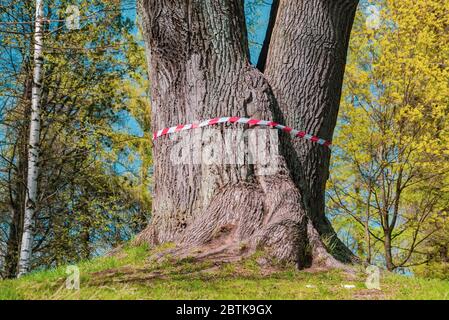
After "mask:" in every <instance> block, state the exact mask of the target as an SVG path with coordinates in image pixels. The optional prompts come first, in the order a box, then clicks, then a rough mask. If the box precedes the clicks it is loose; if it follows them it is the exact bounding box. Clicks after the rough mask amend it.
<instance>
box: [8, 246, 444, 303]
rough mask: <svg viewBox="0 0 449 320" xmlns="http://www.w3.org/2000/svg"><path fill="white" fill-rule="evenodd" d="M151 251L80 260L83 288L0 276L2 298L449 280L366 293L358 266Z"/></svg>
mask: <svg viewBox="0 0 449 320" xmlns="http://www.w3.org/2000/svg"><path fill="white" fill-rule="evenodd" d="M159 250H160V249H159ZM152 253H154V251H150V250H148V248H147V247H145V246H141V247H128V248H124V249H123V251H122V252H120V253H119V254H117V255H116V256H113V257H102V258H97V259H93V260H90V261H85V262H82V263H80V264H78V267H79V270H80V280H81V281H80V290H68V289H66V284H65V283H66V277H67V274H66V267H59V268H56V269H53V270H47V271H40V272H35V273H32V274H30V275H27V276H25V277H23V278H21V279H16V280H3V281H2V280H0V299H449V282H445V281H440V280H429V279H420V278H412V277H405V276H399V275H394V274H389V273H383V274H382V277H381V290H368V289H367V288H366V287H365V279H366V275H365V274H364V273H363V270H361V271H360V272H359V273H357V274H353V275H350V274H347V273H343V272H337V271H332V272H329V271H326V272H323V271H320V270H306V271H299V272H298V271H295V270H294V269H293V268H287V269H286V268H283V269H279V268H272V269H271V270H269V269H267V268H263V269H261V268H260V267H259V264H258V263H257V258H256V257H255V258H251V259H248V260H245V261H241V262H238V263H232V264H231V263H228V264H214V263H212V262H202V263H199V262H194V261H189V260H188V259H187V260H183V261H173V260H170V259H166V261H165V262H160V263H156V262H152V261H151V260H150V259H148V258H149V256H150V255H151V254H152Z"/></svg>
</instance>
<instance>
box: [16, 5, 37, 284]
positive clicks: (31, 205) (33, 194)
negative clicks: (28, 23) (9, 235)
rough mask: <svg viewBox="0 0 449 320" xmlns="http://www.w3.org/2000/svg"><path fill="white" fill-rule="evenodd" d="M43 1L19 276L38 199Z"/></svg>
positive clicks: (29, 244) (24, 269) (24, 267)
mask: <svg viewBox="0 0 449 320" xmlns="http://www.w3.org/2000/svg"><path fill="white" fill-rule="evenodd" d="M42 20H43V1H42V0H36V16H35V29H34V69H33V87H32V97H31V117H30V120H31V121H30V140H29V146H28V170H27V193H26V201H25V217H24V222H23V236H22V242H21V248H20V259H19V272H18V276H19V277H20V276H22V275H24V274H26V273H27V272H28V271H29V268H30V260H31V250H32V245H33V218H34V211H35V207H36V199H37V179H38V161H39V137H40V100H41V86H42V83H41V81H42V67H43V51H42V45H43V39H42V28H43V25H42Z"/></svg>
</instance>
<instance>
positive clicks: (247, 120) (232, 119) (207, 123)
mask: <svg viewBox="0 0 449 320" xmlns="http://www.w3.org/2000/svg"><path fill="white" fill-rule="evenodd" d="M226 122H228V123H242V124H249V125H251V126H265V127H272V128H276V129H278V130H281V131H284V132H288V133H290V134H291V135H292V136H294V137H299V138H303V139H306V140H309V141H312V142H315V143H318V144H320V145H322V146H325V147H328V148H330V147H331V145H332V142H330V141H327V140H324V139H321V138H319V137H317V136H314V135H311V134H308V133H306V132H304V131H299V130H296V129H293V128H290V127H287V126H283V125H281V124H279V123H276V122H273V121H267V120H257V119H250V118H242V117H221V118H214V119H209V120H205V121H202V122H200V123H191V124H184V125H182V124H181V125H178V126H176V127H171V128H164V129H162V130H159V131H156V132H155V133H154V134H153V141H154V140H156V139H157V138H159V137H162V136H165V135H167V134H171V133H175V132H181V131H185V130H190V129H196V128H202V127H206V126H211V125H214V124H218V123H226Z"/></svg>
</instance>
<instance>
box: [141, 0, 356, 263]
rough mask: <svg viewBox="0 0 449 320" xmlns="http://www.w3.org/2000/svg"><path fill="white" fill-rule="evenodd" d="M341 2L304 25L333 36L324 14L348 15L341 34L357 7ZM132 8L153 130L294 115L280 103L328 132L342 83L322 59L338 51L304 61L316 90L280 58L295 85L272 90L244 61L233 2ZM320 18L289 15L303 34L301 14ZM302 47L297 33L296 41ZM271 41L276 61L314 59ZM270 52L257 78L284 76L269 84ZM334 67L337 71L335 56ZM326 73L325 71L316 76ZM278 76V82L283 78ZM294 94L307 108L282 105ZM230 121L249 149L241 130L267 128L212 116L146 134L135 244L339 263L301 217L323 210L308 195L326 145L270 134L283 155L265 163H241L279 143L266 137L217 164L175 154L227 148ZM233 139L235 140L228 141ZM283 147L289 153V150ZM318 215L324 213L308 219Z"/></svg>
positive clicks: (202, 0)
mask: <svg viewBox="0 0 449 320" xmlns="http://www.w3.org/2000/svg"><path fill="white" fill-rule="evenodd" d="M286 2H287V1H281V2H280V7H279V14H278V19H277V20H276V23H275V26H274V32H273V41H274V42H273V43H274V44H276V42H277V41H278V39H276V38H278V37H281V35H280V34H279V33H280V32H282V31H279V30H281V28H282V27H281V26H280V25H282V24H285V23H291V20H289V19H290V17H288V14H284V15H285V16H286V17H285V18H282V19H279V16H281V17H282V12H283V11H285V10H287V9H286V7H287V6H288V5H289V4H288V3H286ZM292 2H294V3H296V2H297V1H292ZM299 2H301V1H299ZM323 2H325V1H323ZM326 2H327V1H326ZM332 2H333V1H332ZM335 2H338V3H340V2H342V4H341V5H342V7H344V8H348V7H349V6H348V1H335ZM301 3H302V2H301ZM351 3H352V4H353V10H352V11H350V10H348V12H347V13H348V14H347V16H346V17H338V16H335V17H332V18H330V17H329V15H330V14H331V13H332V14H336V15H339V14H341V13H342V12H343V13H346V11H345V10H335V11H329V10H326V9H325V8H324V7H325V6H322V8H321V9H322V11H321V12H320V10H319V8H318V9H317V11H316V12H313V13H314V14H321V17H322V19H324V18H327V20H326V19H324V20H326V23H327V24H326V25H325V26H322V25H318V24H317V25H316V26H314V29H317V28H321V27H326V28H332V30H331V32H332V34H337V33H339V32H340V31H339V30H337V29H339V28H342V24H343V23H342V22H340V23H330V22H328V20H332V19H337V20H340V19H341V20H342V21H343V20H344V19H347V20H348V21H347V24H346V25H345V27H346V29H345V32H348V34H349V30H350V28H349V27H350V25H351V23H352V19H353V17H351V15H350V13H351V12H352V14H353V13H354V10H355V6H356V2H355V1H351ZM332 7H334V6H332ZM139 11H140V14H141V18H142V27H143V33H144V39H145V42H146V49H147V56H148V65H149V75H150V78H151V83H152V88H151V91H152V92H151V96H152V126H153V128H152V129H153V130H159V129H162V128H165V127H170V126H175V125H177V124H187V123H192V122H194V121H198V120H206V119H209V118H215V117H220V116H241V117H250V118H256V119H267V120H273V121H279V122H281V123H283V124H287V125H288V124H295V122H294V119H296V117H297V116H294V117H293V118H291V119H290V118H286V115H287V114H286V113H284V111H283V108H284V110H285V111H286V112H293V111H294V114H300V115H301V116H302V117H303V120H304V123H308V125H307V126H306V128H307V129H310V130H312V131H313V133H320V134H321V135H322V136H323V137H325V138H331V136H332V130H333V128H334V126H335V118H336V114H337V110H338V100H339V95H338V94H339V90H341V82H342V79H340V78H341V77H338V76H339V75H340V73H341V76H342V72H343V69H341V70H340V69H339V68H338V67H330V66H329V65H332V64H333V63H334V64H337V62H338V63H340V62H339V60H338V59H340V58H343V60H344V56H341V57H335V56H333V55H332V54H331V53H327V52H326V53H325V54H324V57H323V56H321V57H320V58H319V60H320V63H319V64H317V65H316V66H315V67H319V68H323V70H321V71H320V70H316V71H315V70H309V72H311V73H312V74H315V75H319V76H322V77H323V79H321V78H318V79H317V80H316V81H318V82H316V83H315V84H316V85H320V86H318V87H315V91H311V88H307V89H302V88H300V87H299V86H301V85H305V84H306V79H304V80H301V81H299V80H298V77H305V76H306V75H307V74H306V73H303V74H299V75H298V74H296V73H294V72H290V71H291V70H290V67H288V66H287V68H286V67H285V66H283V65H282V66H280V68H282V69H285V71H286V72H285V73H284V76H289V77H291V79H290V80H291V81H293V82H295V83H296V88H295V90H293V91H295V92H287V91H286V92H279V93H278V95H279V96H280V98H279V97H278V96H277V94H276V92H274V93H273V90H272V89H271V87H270V84H269V83H268V81H267V78H266V77H265V75H264V74H262V73H261V72H259V71H258V70H257V69H255V68H253V67H252V66H250V64H249V53H248V44H247V39H246V26H245V17H244V10H243V2H242V1H239V0H189V1H183V2H181V3H179V2H175V1H162V0H141V1H140V2H139ZM290 11H293V12H291V14H296V13H295V12H296V11H298V8H290ZM322 19H319V18H317V21H314V20H313V19H312V18H309V19H303V20H301V21H299V23H302V24H306V25H305V26H304V25H303V28H301V25H293V26H292V27H293V29H294V28H298V29H299V30H300V32H306V31H307V30H308V25H307V23H308V24H309V25H310V24H312V23H318V22H320V23H321V20H322ZM323 32H324V31H323ZM310 37H311V39H310V41H312V40H313V39H312V38H313V37H316V38H317V39H322V38H323V34H319V33H317V34H311V35H310ZM306 38H307V37H304V39H306ZM291 40H292V41H293V40H294V39H291ZM343 40H344V39H342V38H340V37H336V39H335V40H334V41H335V43H336V42H339V41H343ZM284 41H285V39H284ZM285 42H287V41H285ZM312 42H313V41H312ZM304 44H305V42H303V43H301V44H300V45H301V46H302V45H304ZM325 44H327V42H326V43H325ZM319 45H321V44H319ZM337 45H338V46H339V48H340V47H341V49H344V48H345V47H347V44H343V45H340V43H338V44H337ZM277 50H278V51H280V52H279V53H277V54H278V55H279V57H278V58H277V59H279V61H281V62H282V61H286V59H287V58H288V60H293V61H297V60H299V61H307V60H308V59H312V60H313V57H307V55H310V54H315V53H314V52H313V51H308V50H299V51H296V50H297V49H294V48H288V50H290V51H288V50H287V48H284V49H282V48H278V49H277ZM292 50H293V51H292ZM274 51H275V49H270V54H269V58H268V61H267V75H268V79H270V78H271V79H273V80H274V84H275V86H274V89H275V90H276V85H280V84H281V83H283V82H281V81H280V78H282V76H281V75H279V77H276V75H277V74H276V73H275V72H274V71H271V72H268V71H269V70H273V68H274V67H275V64H274V63H273V62H271V61H272V60H273V59H275V58H274V53H273V52H274ZM288 54H292V56H288ZM303 55H306V56H305V57H304V56H303ZM324 58H327V60H326V59H324ZM336 58H337V59H336ZM323 59H324V60H325V61H324V62H322V60H323ZM342 64H343V68H344V61H343V62H342ZM312 67H314V66H312ZM303 68H304V69H305V66H303ZM325 68H328V69H332V70H327V69H325ZM334 69H338V70H337V71H334ZM287 71H288V72H287ZM292 73H293V74H292ZM325 78H326V79H327V78H329V79H327V80H326V81H325ZM276 79H277V80H278V81H276ZM282 80H283V79H282ZM285 81H286V82H288V81H289V79H285ZM322 81H325V84H327V83H328V82H330V81H340V84H339V86H340V89H338V84H332V85H331V84H329V85H328V86H329V87H332V89H335V90H334V91H332V90H330V89H329V90H328V89H327V87H324V88H323V83H322ZM296 92H302V94H305V95H308V97H309V96H310V95H313V96H315V100H316V101H315V100H313V101H314V102H315V104H313V105H311V106H309V105H307V108H310V112H305V111H306V110H302V111H298V110H296V108H298V107H300V105H298V104H295V105H292V106H287V104H288V103H290V101H296V100H295V99H300V97H297V96H296ZM287 94H295V97H294V98H292V99H293V100H290V98H287V97H284V95H287ZM330 94H335V95H338V96H334V97H328V100H329V101H328V100H326V101H324V102H325V105H324V106H323V105H321V103H322V102H323V101H321V100H320V99H321V98H322V96H323V95H330ZM278 101H281V103H280V104H279V103H278ZM287 107H292V108H294V109H292V110H290V109H287ZM316 112H318V115H317V114H316ZM280 120H285V121H288V122H287V123H285V122H283V121H280ZM231 130H232V131H231ZM238 130H242V131H244V133H243V134H245V135H247V136H248V137H249V138H247V140H245V144H246V146H247V147H248V148H249V149H250V150H252V148H254V145H255V144H257V143H254V141H255V140H251V138H250V137H253V136H257V139H259V138H261V137H263V136H265V135H268V133H267V131H262V130H255V129H254V128H250V127H247V126H243V125H241V124H231V125H220V127H218V128H217V129H216V130H212V129H211V130H208V129H195V130H191V131H187V132H185V133H183V134H181V133H178V134H176V135H174V136H170V137H167V136H165V137H161V138H159V139H157V140H155V141H154V150H153V156H154V168H155V170H154V183H155V185H154V200H153V212H152V213H153V218H152V221H151V224H150V225H149V227H148V228H147V229H146V230H145V231H144V232H143V233H142V234H140V236H139V237H138V241H147V242H149V243H151V244H153V245H156V244H160V243H166V242H174V243H176V244H177V245H178V248H179V251H178V252H182V254H184V255H191V254H193V252H195V254H196V255H198V256H202V255H204V256H210V255H217V256H219V257H221V258H233V257H240V256H242V255H247V254H251V253H253V252H254V251H255V250H257V249H263V250H264V251H265V252H267V253H268V254H269V255H270V256H272V257H275V258H277V259H279V260H281V261H284V262H293V263H296V264H297V265H298V267H305V266H308V265H310V264H311V263H312V262H315V263H322V264H325V265H329V266H336V265H339V262H338V261H337V260H336V259H334V258H333V257H332V255H330V254H329V253H328V252H327V250H326V247H325V245H324V244H323V242H322V240H321V238H320V230H319V229H317V228H316V227H315V226H314V224H315V223H312V221H313V222H315V220H316V221H318V222H320V221H321V220H322V219H323V217H324V207H323V212H321V211H320V210H318V208H321V202H319V203H318V202H317V203H314V201H315V200H320V201H321V200H322V199H321V198H320V197H319V196H318V195H321V193H322V192H323V191H324V182H325V177H327V171H328V165H329V156H330V153H329V151H328V150H327V149H326V147H323V146H313V145H311V143H310V142H305V141H304V140H299V141H297V142H296V141H295V142H292V141H290V140H289V139H288V137H285V136H281V137H280V141H281V142H280V145H281V151H282V153H281V154H280V155H276V156H275V157H272V158H271V163H270V164H269V167H270V168H269V169H270V170H268V171H267V163H263V162H258V161H251V160H254V159H255V158H256V157H257V156H258V155H259V154H270V155H272V154H273V150H274V149H276V148H277V145H278V143H279V142H276V141H275V140H270V141H269V142H267V141H268V140H265V141H266V143H258V144H257V152H250V153H249V154H246V155H245V156H244V157H243V160H242V161H237V163H233V164H229V163H228V162H225V163H222V162H220V160H223V157H217V158H214V159H215V161H204V160H205V159H206V158H201V159H202V160H203V161H195V160H192V159H190V161H187V160H186V159H188V158H186V154H187V153H185V151H186V149H188V148H187V147H186V146H189V148H194V149H195V147H196V146H198V147H201V148H197V149H195V151H194V152H193V154H194V155H197V154H198V153H201V151H203V156H204V155H205V154H207V153H206V151H207V150H209V149H212V148H214V149H213V150H215V152H219V153H220V151H221V148H220V147H221V146H223V145H224V146H225V147H226V146H227V147H229V146H230V145H228V144H227V143H229V136H228V135H227V134H228V132H238ZM253 130H254V131H253ZM268 132H269V131H268ZM270 137H271V136H270ZM233 142H235V139H234V140H233ZM219 146H220V147H219ZM232 146H234V148H233V149H236V144H233V145H232ZM232 146H231V149H232ZM287 146H289V147H290V149H287ZM198 150H199V152H198ZM217 150H218V151H217ZM233 151H234V152H237V151H236V150H233ZM253 151H254V150H253ZM307 153H308V154H309V156H307ZM222 155H223V153H222ZM294 155H295V156H296V159H293V158H294ZM320 157H321V158H320ZM180 159H182V161H180ZM207 160H210V159H209V158H207ZM294 165H295V166H296V167H295V166H294ZM294 168H297V169H298V171H303V172H304V173H302V174H297V173H296V172H293V171H292V170H293V169H294ZM299 169H301V170H299ZM322 171H323V172H322ZM323 205H324V202H323ZM318 214H320V215H322V216H323V217H321V218H316V219H315V215H318Z"/></svg>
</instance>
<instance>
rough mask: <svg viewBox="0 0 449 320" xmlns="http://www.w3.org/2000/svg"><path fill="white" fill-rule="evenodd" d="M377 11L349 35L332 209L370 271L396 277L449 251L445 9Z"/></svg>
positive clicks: (417, 6)
mask: <svg viewBox="0 0 449 320" xmlns="http://www.w3.org/2000/svg"><path fill="white" fill-rule="evenodd" d="M380 4H381V7H380V8H379V9H378V10H375V11H378V13H377V14H376V15H377V16H376V17H372V16H368V17H366V15H365V14H363V12H361V13H360V15H359V16H358V18H357V20H356V21H357V23H356V24H355V27H354V31H353V38H352V42H351V50H350V54H349V63H348V68H347V69H348V70H347V72H346V81H345V84H346V85H345V88H344V100H343V103H342V121H341V125H340V126H339V128H338V131H337V132H338V134H337V137H336V138H337V139H336V141H337V144H340V145H342V146H344V148H341V149H340V150H339V152H338V153H337V154H336V156H335V157H334V163H333V166H332V169H333V170H332V173H333V174H332V179H331V183H330V185H329V187H330V188H329V195H330V202H329V206H330V208H331V211H332V212H333V213H334V214H335V215H336V216H337V220H340V221H341V222H342V223H343V224H345V225H346V227H345V228H344V229H345V230H351V231H350V232H346V233H349V234H350V237H351V238H352V241H353V242H355V249H357V250H358V251H359V252H360V254H361V255H362V256H364V257H365V259H366V261H367V262H368V263H379V264H384V265H385V266H386V267H387V269H388V270H395V269H398V268H406V267H412V266H415V265H420V264H423V263H426V262H428V261H429V257H431V256H439V253H437V254H435V252H429V250H428V249H429V244H430V243H441V245H442V247H443V249H444V246H445V243H447V241H444V240H443V239H441V235H442V234H444V232H443V233H442V232H441V229H442V228H443V227H444V224H447V221H448V220H447V205H448V203H447V200H448V199H447V196H446V193H447V190H448V189H447V188H448V178H449V175H448V172H449V167H448V154H449V153H448V151H449V150H448V139H447V131H448V129H449V122H448V105H449V84H448V81H447V79H448V77H449V68H448V66H447V61H448V59H449V52H448V49H447V43H448V41H449V38H448V33H447V29H448V26H449V20H448V19H447V14H448V10H449V6H448V3H447V1H442V0H433V1H426V2H421V1H418V2H417V1H411V0H410V1H409V0H402V1H398V0H386V1H382V2H381V3H380ZM376 19H377V22H376V21H375V20H376ZM373 22H376V25H375V27H376V28H375V29H373V28H372V26H373V25H372V23H373ZM442 240H443V241H442ZM426 247H427V248H426ZM435 247H436V246H435ZM446 250H447V249H446ZM442 252H444V250H443V251H442ZM444 254H446V253H444ZM444 254H443V255H442V256H441V259H442V260H444V259H445V258H444Z"/></svg>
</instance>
